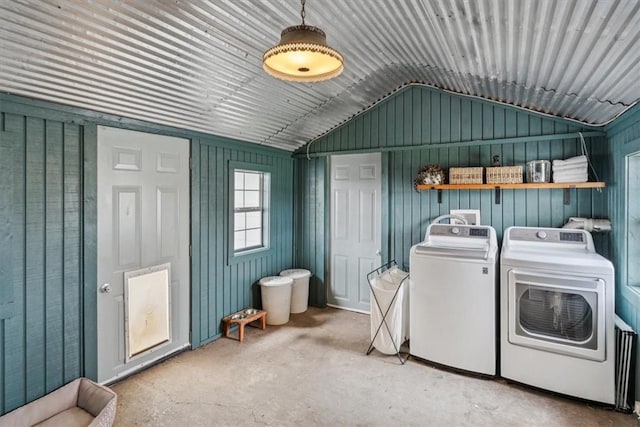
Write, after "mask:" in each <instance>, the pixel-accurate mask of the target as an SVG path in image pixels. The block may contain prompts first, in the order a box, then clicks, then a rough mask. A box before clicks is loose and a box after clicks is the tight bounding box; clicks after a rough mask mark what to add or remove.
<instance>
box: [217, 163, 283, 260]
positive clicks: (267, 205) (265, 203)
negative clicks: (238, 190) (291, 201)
mask: <svg viewBox="0 0 640 427" xmlns="http://www.w3.org/2000/svg"><path fill="white" fill-rule="evenodd" d="M236 171H243V172H256V173H262V174H263V177H262V189H261V190H262V194H261V195H260V199H261V202H262V203H261V205H262V208H261V211H262V246H260V247H255V248H249V249H241V250H239V251H236V250H235V244H234V243H235V239H234V231H235V213H236V210H235V173H236ZM273 174H274V168H273V167H271V166H269V165H259V164H255V163H247V162H237V161H229V167H228V173H227V177H228V184H229V185H228V194H229V196H228V201H229V209H228V214H227V215H228V216H227V223H228V227H227V242H228V246H227V252H228V264H230V265H231V264H236V263H239V262H244V261H250V260H252V259H255V258H259V257H263V256H268V255H271V254H272V252H273V248H272V246H271V230H272V229H273V215H272V214H271V206H272V193H273Z"/></svg>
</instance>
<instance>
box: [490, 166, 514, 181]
mask: <svg viewBox="0 0 640 427" xmlns="http://www.w3.org/2000/svg"><path fill="white" fill-rule="evenodd" d="M521 183H522V166H500V167H491V168H487V184H521Z"/></svg>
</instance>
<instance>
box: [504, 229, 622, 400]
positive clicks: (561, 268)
mask: <svg viewBox="0 0 640 427" xmlns="http://www.w3.org/2000/svg"><path fill="white" fill-rule="evenodd" d="M500 263H501V268H500V270H501V273H500V276H501V285H500V318H501V320H500V330H501V333H500V338H501V339H500V374H501V375H502V376H503V377H504V378H508V379H512V380H515V381H518V382H521V383H524V384H529V385H532V386H535V387H539V388H542V389H546V390H551V391H555V392H558V393H562V394H566V395H570V396H574V397H579V398H582V399H588V400H593V401H598V402H604V403H609V404H614V403H615V372H614V366H615V360H614V359H615V349H614V270H613V265H612V264H611V262H609V261H608V260H607V259H605V258H604V257H602V256H600V255H598V254H597V253H596V251H595V248H594V246H593V240H592V238H591V234H590V233H589V232H587V231H584V230H571V229H557V228H527V227H511V228H508V229H507V230H506V231H505V233H504V239H503V244H502V255H501V261H500Z"/></svg>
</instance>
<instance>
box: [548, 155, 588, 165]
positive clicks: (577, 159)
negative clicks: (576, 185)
mask: <svg viewBox="0 0 640 427" xmlns="http://www.w3.org/2000/svg"><path fill="white" fill-rule="evenodd" d="M582 163H584V164H586V163H587V156H585V155H582V156H576V157H571V158H568V159H566V160H554V161H553V166H569V165H574V164H582Z"/></svg>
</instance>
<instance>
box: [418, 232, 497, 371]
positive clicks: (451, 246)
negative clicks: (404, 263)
mask: <svg viewBox="0 0 640 427" xmlns="http://www.w3.org/2000/svg"><path fill="white" fill-rule="evenodd" d="M497 253H498V244H497V240H496V232H495V230H494V229H493V228H492V227H490V226H483V225H451V224H431V225H429V227H428V228H427V233H426V236H425V241H424V242H422V243H419V244H417V245H415V246H413V247H412V248H411V255H410V273H411V279H410V295H411V298H410V300H409V305H410V309H409V320H410V330H411V341H410V350H409V352H410V354H412V355H413V356H416V357H419V358H421V359H426V360H428V361H432V362H435V363H438V364H441V365H446V366H450V367H453V368H457V369H462V370H465V371H470V372H475V373H480V374H485V375H495V374H496V339H497V325H496V322H497V321H496V312H497V309H496V305H497V273H496V266H497Z"/></svg>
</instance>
